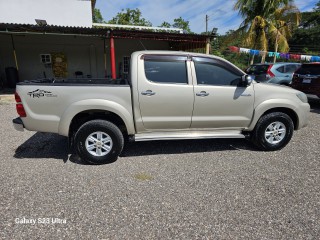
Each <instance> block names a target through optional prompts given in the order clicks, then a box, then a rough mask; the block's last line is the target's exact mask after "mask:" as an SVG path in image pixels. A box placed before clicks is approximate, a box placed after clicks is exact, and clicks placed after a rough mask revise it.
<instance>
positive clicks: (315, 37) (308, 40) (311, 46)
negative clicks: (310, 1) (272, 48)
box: [290, 1, 320, 54]
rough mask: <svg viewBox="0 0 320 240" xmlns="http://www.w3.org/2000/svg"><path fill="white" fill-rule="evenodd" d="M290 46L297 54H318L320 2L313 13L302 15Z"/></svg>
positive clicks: (319, 45) (319, 46)
mask: <svg viewBox="0 0 320 240" xmlns="http://www.w3.org/2000/svg"><path fill="white" fill-rule="evenodd" d="M290 46H292V48H293V51H294V52H297V53H306V54H318V53H319V49H320V1H318V3H317V4H316V5H315V7H314V9H313V11H311V12H303V13H302V14H301V24H300V27H299V28H298V29H296V30H295V32H294V34H293V36H292V39H291V40H290Z"/></svg>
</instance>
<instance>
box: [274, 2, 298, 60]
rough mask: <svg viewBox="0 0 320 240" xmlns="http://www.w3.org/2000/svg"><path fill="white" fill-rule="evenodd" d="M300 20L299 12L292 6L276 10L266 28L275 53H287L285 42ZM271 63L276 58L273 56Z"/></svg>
mask: <svg viewBox="0 0 320 240" xmlns="http://www.w3.org/2000/svg"><path fill="white" fill-rule="evenodd" d="M300 20H301V16H300V12H299V10H298V8H297V7H296V6H294V5H291V4H289V5H286V6H284V7H282V8H278V9H276V11H275V13H274V15H273V19H272V21H270V23H269V28H268V29H269V34H270V35H271V39H272V40H274V42H275V44H274V51H275V53H277V52H278V51H281V52H288V51H289V44H288V41H287V40H288V39H289V38H291V36H292V32H293V31H294V29H295V28H296V27H297V26H298V25H299V23H300ZM273 62H276V56H274V59H273Z"/></svg>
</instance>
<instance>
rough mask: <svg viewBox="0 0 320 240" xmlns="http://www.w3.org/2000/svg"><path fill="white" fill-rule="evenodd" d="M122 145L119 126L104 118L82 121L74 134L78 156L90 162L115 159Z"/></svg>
mask: <svg viewBox="0 0 320 240" xmlns="http://www.w3.org/2000/svg"><path fill="white" fill-rule="evenodd" d="M123 145H124V139H123V135H122V133H121V131H120V130H119V128H118V127H117V126H116V125H114V124H113V123H111V122H108V121H105V120H91V121H88V122H86V123H84V124H83V125H82V126H81V127H80V128H79V130H78V131H77V133H76V135H75V148H76V152H77V154H78V155H79V157H80V158H81V159H82V160H83V161H86V162H88V163H90V164H105V163H111V162H114V161H116V160H117V158H118V156H119V155H120V153H121V151H122V149H123Z"/></svg>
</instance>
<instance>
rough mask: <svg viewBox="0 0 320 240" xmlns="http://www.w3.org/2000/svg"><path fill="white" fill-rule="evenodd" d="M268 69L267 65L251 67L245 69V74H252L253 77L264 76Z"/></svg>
mask: <svg viewBox="0 0 320 240" xmlns="http://www.w3.org/2000/svg"><path fill="white" fill-rule="evenodd" d="M268 68H269V65H251V66H250V67H249V68H248V69H247V73H248V74H254V75H259V74H264V73H267V71H268Z"/></svg>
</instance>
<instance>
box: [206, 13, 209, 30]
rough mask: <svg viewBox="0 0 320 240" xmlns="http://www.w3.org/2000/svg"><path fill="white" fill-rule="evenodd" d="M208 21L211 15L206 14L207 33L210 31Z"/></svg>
mask: <svg viewBox="0 0 320 240" xmlns="http://www.w3.org/2000/svg"><path fill="white" fill-rule="evenodd" d="M208 21H209V16H208V15H206V33H208Z"/></svg>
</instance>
